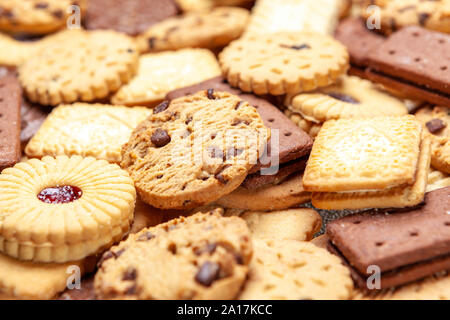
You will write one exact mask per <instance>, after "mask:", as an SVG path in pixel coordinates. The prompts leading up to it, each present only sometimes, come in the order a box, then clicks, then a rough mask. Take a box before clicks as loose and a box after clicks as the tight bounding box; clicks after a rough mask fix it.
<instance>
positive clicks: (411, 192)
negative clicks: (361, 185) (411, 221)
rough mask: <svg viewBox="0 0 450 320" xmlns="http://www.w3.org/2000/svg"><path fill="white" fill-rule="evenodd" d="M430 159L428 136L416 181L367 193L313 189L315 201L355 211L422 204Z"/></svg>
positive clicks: (330, 207) (326, 206) (322, 205)
mask: <svg viewBox="0 0 450 320" xmlns="http://www.w3.org/2000/svg"><path fill="white" fill-rule="evenodd" d="M430 161H431V141H430V139H429V138H425V139H424V140H423V141H422V144H421V148H420V156H419V162H418V167H417V171H416V176H415V181H414V184H412V185H407V186H400V187H394V188H387V189H384V190H380V191H366V192H340V193H339V192H336V193H332V192H313V193H312V196H311V202H312V204H313V205H314V206H315V207H316V208H319V209H326V210H344V209H349V210H356V209H368V208H403V207H413V206H416V205H418V204H420V203H421V202H422V201H423V198H424V196H425V191H426V188H427V182H428V170H429V168H430Z"/></svg>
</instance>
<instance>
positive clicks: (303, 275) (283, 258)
mask: <svg viewBox="0 0 450 320" xmlns="http://www.w3.org/2000/svg"><path fill="white" fill-rule="evenodd" d="M352 290H353V281H352V279H351V277H350V271H349V269H348V268H346V267H345V266H343V265H342V263H341V260H340V259H339V258H338V257H336V256H334V255H332V254H331V253H329V252H328V251H327V250H325V249H322V248H319V247H317V246H315V245H314V244H312V243H310V242H304V241H296V240H274V239H272V240H260V239H257V240H256V239H255V240H253V258H252V261H251V263H250V271H249V278H248V280H247V282H246V284H245V287H244V288H243V290H242V293H241V295H240V296H239V299H241V300H300V299H318V300H330V299H331V300H336V299H349V298H350V297H351V294H352Z"/></svg>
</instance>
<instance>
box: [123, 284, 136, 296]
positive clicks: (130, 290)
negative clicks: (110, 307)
mask: <svg viewBox="0 0 450 320" xmlns="http://www.w3.org/2000/svg"><path fill="white" fill-rule="evenodd" d="M136 291H137V287H136V284H133V285H132V286H131V287H129V288H128V289H127V290H126V291H125V294H126V295H127V296H131V295H133V294H135V293H136Z"/></svg>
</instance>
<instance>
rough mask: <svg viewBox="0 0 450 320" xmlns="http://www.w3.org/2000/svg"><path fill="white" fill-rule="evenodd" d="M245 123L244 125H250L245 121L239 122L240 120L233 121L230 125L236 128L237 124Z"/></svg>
mask: <svg viewBox="0 0 450 320" xmlns="http://www.w3.org/2000/svg"><path fill="white" fill-rule="evenodd" d="M241 123H245V124H246V125H249V124H250V123H249V122H248V121H247V120H241V119H234V120H233V122H232V123H231V125H232V126H237V125H238V124H241Z"/></svg>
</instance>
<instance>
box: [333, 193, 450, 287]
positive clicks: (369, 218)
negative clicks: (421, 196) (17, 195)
mask: <svg viewBox="0 0 450 320" xmlns="http://www.w3.org/2000/svg"><path fill="white" fill-rule="evenodd" d="M449 210H450V187H446V188H442V189H438V190H435V191H432V192H430V193H428V194H427V195H426V197H425V204H424V205H423V206H421V207H418V208H415V209H411V210H401V211H400V212H398V211H386V210H384V211H383V212H366V213H361V214H356V215H352V216H347V217H344V218H342V219H339V220H335V221H333V222H331V223H329V224H328V226H327V235H328V237H329V238H330V240H331V242H332V245H333V246H334V247H335V251H338V252H339V253H340V254H341V255H342V256H344V257H345V260H347V261H348V263H349V265H351V266H352V268H353V269H354V271H355V272H356V273H355V275H357V276H355V278H356V279H359V280H357V282H358V283H359V284H360V285H363V286H365V279H366V278H368V277H369V276H371V275H372V274H373V271H372V272H371V271H370V270H369V267H370V266H377V267H378V268H379V270H380V272H381V289H383V288H387V287H390V286H397V285H400V284H404V283H408V282H411V281H414V280H418V279H421V278H423V277H425V276H428V275H431V274H433V273H436V272H439V271H444V270H447V269H449V268H450V253H449V248H450V232H449V229H448V228H449V227H450V215H449V214H448V212H449ZM361 279H363V280H362V281H361Z"/></svg>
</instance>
